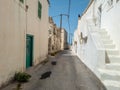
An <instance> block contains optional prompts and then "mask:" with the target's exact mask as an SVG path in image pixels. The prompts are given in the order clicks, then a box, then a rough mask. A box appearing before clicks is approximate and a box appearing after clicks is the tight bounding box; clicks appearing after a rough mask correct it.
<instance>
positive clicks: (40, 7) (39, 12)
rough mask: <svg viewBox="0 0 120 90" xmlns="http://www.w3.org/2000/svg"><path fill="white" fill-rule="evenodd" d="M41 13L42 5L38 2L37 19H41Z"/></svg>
mask: <svg viewBox="0 0 120 90" xmlns="http://www.w3.org/2000/svg"><path fill="white" fill-rule="evenodd" d="M41 13H42V5H41V3H40V2H39V1H38V17H39V18H41Z"/></svg>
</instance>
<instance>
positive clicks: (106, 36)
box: [101, 35, 110, 40]
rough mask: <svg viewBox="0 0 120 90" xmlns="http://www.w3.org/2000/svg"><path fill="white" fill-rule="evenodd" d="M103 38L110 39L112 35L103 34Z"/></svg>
mask: <svg viewBox="0 0 120 90" xmlns="http://www.w3.org/2000/svg"><path fill="white" fill-rule="evenodd" d="M101 39H108V40H110V36H109V35H101Z"/></svg>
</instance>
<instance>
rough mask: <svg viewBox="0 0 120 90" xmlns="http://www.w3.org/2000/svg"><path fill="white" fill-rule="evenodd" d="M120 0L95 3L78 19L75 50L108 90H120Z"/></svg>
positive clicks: (98, 0)
mask: <svg viewBox="0 0 120 90" xmlns="http://www.w3.org/2000/svg"><path fill="white" fill-rule="evenodd" d="M119 21H120V0H91V1H90V3H89V5H88V7H87V9H86V10H85V12H84V13H83V15H82V16H81V17H79V20H78V27H77V30H76V31H75V33H74V41H73V51H74V52H75V53H76V54H77V55H78V56H79V58H80V59H81V60H82V61H83V62H84V63H85V64H86V65H87V66H88V67H89V68H90V69H91V70H92V71H93V72H94V73H95V74H96V75H97V76H98V77H99V78H100V79H101V80H102V82H103V83H104V84H105V86H106V87H107V89H108V90H120V23H119Z"/></svg>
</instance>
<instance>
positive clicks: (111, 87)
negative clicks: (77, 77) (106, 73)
mask: <svg viewBox="0 0 120 90" xmlns="http://www.w3.org/2000/svg"><path fill="white" fill-rule="evenodd" d="M103 83H104V85H105V86H106V88H107V90H120V82H118V81H113V80H104V81H103Z"/></svg>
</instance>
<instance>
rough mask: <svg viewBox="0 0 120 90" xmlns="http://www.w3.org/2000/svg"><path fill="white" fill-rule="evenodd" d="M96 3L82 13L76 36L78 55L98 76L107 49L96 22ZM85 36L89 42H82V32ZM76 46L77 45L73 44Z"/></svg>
mask: <svg viewBox="0 0 120 90" xmlns="http://www.w3.org/2000/svg"><path fill="white" fill-rule="evenodd" d="M94 8H95V3H94V2H93V3H92V4H91V6H90V7H89V8H88V10H87V11H86V12H85V13H84V14H83V15H82V17H81V19H79V21H78V27H77V30H76V31H75V34H74V38H75V40H76V41H77V55H78V57H79V58H80V59H81V60H82V61H83V62H84V63H85V64H86V65H87V66H88V67H89V68H90V69H91V70H92V71H93V72H94V73H95V74H96V75H97V76H98V77H100V76H99V73H98V69H99V68H104V65H105V50H104V46H103V44H102V42H101V40H100V37H99V34H98V31H99V30H100V29H98V28H97V27H98V26H97V25H96V24H95V23H96V20H95V19H96V16H97V15H96V11H95V9H94ZM81 32H82V34H83V38H84V37H87V42H86V43H84V42H81V40H80V37H81V36H80V33H81ZM75 40H74V41H75ZM73 48H75V46H73ZM74 51H75V50H74Z"/></svg>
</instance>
